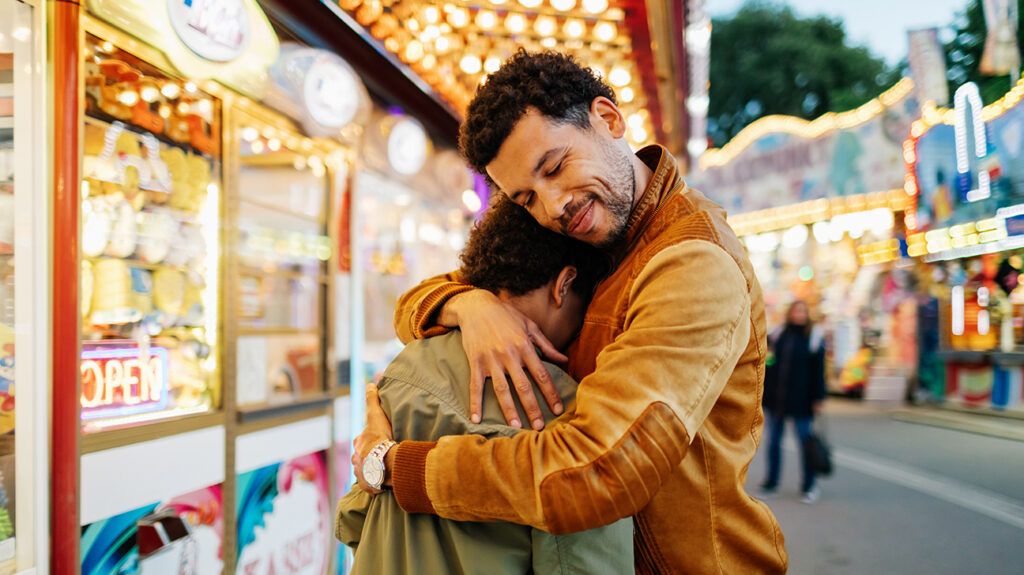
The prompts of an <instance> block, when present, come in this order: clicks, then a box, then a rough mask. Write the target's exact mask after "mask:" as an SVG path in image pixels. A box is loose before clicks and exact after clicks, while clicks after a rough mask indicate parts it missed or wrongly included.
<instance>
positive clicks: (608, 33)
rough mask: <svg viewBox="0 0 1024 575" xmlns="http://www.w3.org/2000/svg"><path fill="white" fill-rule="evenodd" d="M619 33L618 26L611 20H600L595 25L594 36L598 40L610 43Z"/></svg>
mask: <svg viewBox="0 0 1024 575" xmlns="http://www.w3.org/2000/svg"><path fill="white" fill-rule="evenodd" d="M618 34H619V30H618V28H616V27H615V24H612V23H611V22H598V23H597V25H596V26H594V37H595V38H597V39H598V40H600V41H602V42H605V43H608V42H611V41H612V40H615V37H616V36H617V35H618Z"/></svg>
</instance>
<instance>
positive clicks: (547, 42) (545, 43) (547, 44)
mask: <svg viewBox="0 0 1024 575" xmlns="http://www.w3.org/2000/svg"><path fill="white" fill-rule="evenodd" d="M540 45H541V47H543V48H547V49H548V50H553V49H555V48H556V47H558V40H555V39H554V38H552V37H551V36H548V37H547V38H544V39H542V40H541V41H540Z"/></svg>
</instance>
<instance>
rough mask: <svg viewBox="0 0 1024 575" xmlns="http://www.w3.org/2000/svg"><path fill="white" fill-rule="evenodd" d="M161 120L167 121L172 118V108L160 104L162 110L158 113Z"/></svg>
mask: <svg viewBox="0 0 1024 575" xmlns="http://www.w3.org/2000/svg"><path fill="white" fill-rule="evenodd" d="M157 113H158V114H160V117H161V118H164V119H165V120H166V119H167V118H170V117H171V107H170V106H168V105H167V104H160V109H159V110H158V111H157Z"/></svg>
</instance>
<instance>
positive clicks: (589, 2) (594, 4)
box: [583, 0, 608, 14]
mask: <svg viewBox="0 0 1024 575" xmlns="http://www.w3.org/2000/svg"><path fill="white" fill-rule="evenodd" d="M583 9H584V10H586V11H587V12H589V13H591V14H600V13H601V12H604V11H605V10H607V9H608V0H583Z"/></svg>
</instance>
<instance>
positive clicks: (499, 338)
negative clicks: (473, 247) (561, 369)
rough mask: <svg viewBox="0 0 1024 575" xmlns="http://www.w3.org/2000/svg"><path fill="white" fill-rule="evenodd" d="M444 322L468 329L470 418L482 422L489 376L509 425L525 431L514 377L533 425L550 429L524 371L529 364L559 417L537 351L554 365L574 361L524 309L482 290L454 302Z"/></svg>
mask: <svg viewBox="0 0 1024 575" xmlns="http://www.w3.org/2000/svg"><path fill="white" fill-rule="evenodd" d="M439 319H440V321H441V323H442V324H443V325H449V326H455V325H458V326H459V328H460V329H461V330H462V345H463V347H464V348H465V350H466V357H467V358H468V359H469V368H470V377H469V397H470V416H471V418H472V420H473V422H474V423H480V419H481V415H482V413H481V412H482V411H483V408H482V405H483V394H484V381H485V380H486V379H487V378H488V377H489V378H491V383H492V384H493V385H494V393H495V395H497V396H498V403H499V404H500V405H501V411H502V413H503V414H504V416H505V421H507V422H508V424H509V425H511V426H512V427H522V422H520V421H519V416H518V414H517V413H516V406H515V402H514V401H513V399H512V391H511V390H510V389H509V382H508V379H507V378H506V376H505V374H508V376H509V377H510V378H511V379H512V385H513V386H514V387H515V393H516V395H518V396H519V401H520V402H522V404H523V409H525V410H526V417H527V418H528V419H529V420H530V422H531V426H532V427H533V428H534V429H542V428H543V427H544V417H543V415H542V414H541V411H540V407H538V404H537V398H536V397H535V396H534V392H533V386H532V385H531V384H530V379H529V378H528V377H526V372H525V371H523V367H524V366H525V367H526V369H527V370H528V371H529V372H530V375H531V376H533V380H534V381H536V382H537V386H538V387H539V388H540V391H541V394H543V395H544V400H545V401H546V402H547V404H548V406H549V407H550V408H551V411H552V412H553V413H554V414H555V415H559V414H561V413H562V409H563V408H562V400H561V398H560V396H559V394H558V391H557V390H556V389H555V386H554V384H553V383H552V382H551V376H550V375H549V374H548V370H547V369H545V368H544V364H542V363H541V360H540V357H539V356H538V355H537V348H540V350H541V353H543V354H544V356H545V357H547V358H548V359H550V360H552V361H556V362H564V361H567V360H568V358H566V357H565V356H564V355H562V354H561V353H560V352H559V351H558V350H557V349H555V346H553V345H552V344H551V342H550V341H548V338H547V337H545V336H544V334H543V333H542V332H541V331H540V328H539V327H537V324H535V323H534V322H533V321H531V320H530V319H528V318H527V317H526V316H524V315H523V314H522V313H521V312H520V311H519V310H517V309H516V308H514V307H513V306H512V305H510V304H508V303H506V302H503V301H501V300H500V299H498V297H497V296H495V295H494V294H492V293H491V292H489V291H486V290H480V289H476V290H473V291H469V292H466V293H463V294H460V295H457V296H455V297H454V298H452V299H451V300H450V301H449V302H448V303H447V304H445V306H444V307H443V308H442V309H441V316H440V318H439Z"/></svg>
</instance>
